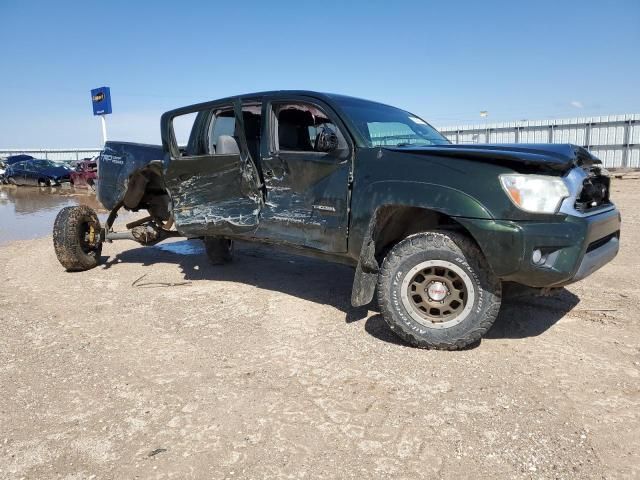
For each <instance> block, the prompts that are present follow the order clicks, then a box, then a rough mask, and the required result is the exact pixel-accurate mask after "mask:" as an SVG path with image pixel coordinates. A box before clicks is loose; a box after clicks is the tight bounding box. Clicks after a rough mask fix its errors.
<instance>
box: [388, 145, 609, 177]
mask: <svg viewBox="0 0 640 480" xmlns="http://www.w3.org/2000/svg"><path fill="white" fill-rule="evenodd" d="M383 148H388V149H389V150H393V151H395V152H406V153H414V154H420V155H429V156H438V157H455V158H463V159H465V160H475V161H479V162H489V163H498V164H504V165H512V166H514V167H515V168H517V167H518V166H522V167H528V168H535V169H548V170H558V171H567V170H569V169H571V168H572V167H573V166H576V165H580V166H585V167H588V166H591V165H594V164H599V163H602V162H601V161H600V160H599V159H598V158H597V157H595V156H593V155H592V154H591V153H589V151H588V150H587V149H585V148H582V147H579V146H577V145H572V144H569V143H565V144H554V143H549V144H547V143H528V144H527V143H514V144H493V143H486V144H470V145H464V144H458V145H430V146H420V147H418V146H416V147H411V146H407V147H383Z"/></svg>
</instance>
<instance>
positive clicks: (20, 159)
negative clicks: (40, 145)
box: [5, 154, 34, 165]
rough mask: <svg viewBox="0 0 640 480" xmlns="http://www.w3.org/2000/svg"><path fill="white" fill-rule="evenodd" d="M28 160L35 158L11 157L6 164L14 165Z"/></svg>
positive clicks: (29, 156)
mask: <svg viewBox="0 0 640 480" xmlns="http://www.w3.org/2000/svg"><path fill="white" fill-rule="evenodd" d="M27 160H34V158H33V157H32V156H31V155H23V154H20V155H10V156H8V157H7V159H6V160H5V163H6V164H7V165H13V164H14V163H18V162H25V161H27Z"/></svg>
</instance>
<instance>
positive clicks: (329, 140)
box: [315, 126, 339, 153]
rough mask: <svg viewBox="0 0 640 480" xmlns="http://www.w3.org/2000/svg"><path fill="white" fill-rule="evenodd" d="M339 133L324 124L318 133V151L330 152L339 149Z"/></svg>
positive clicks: (316, 147)
mask: <svg viewBox="0 0 640 480" xmlns="http://www.w3.org/2000/svg"><path fill="white" fill-rule="evenodd" d="M338 143H339V142H338V135H336V133H335V132H334V131H333V130H331V129H330V128H329V127H326V126H323V127H321V128H320V129H319V131H318V134H317V135H316V145H315V151H316V152H325V153H330V152H333V151H334V150H337V149H338Z"/></svg>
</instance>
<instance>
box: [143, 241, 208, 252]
mask: <svg viewBox="0 0 640 480" xmlns="http://www.w3.org/2000/svg"><path fill="white" fill-rule="evenodd" d="M154 248H157V249H158V250H162V251H164V252H171V253H176V254H178V255H200V254H202V253H204V245H203V244H202V242H200V241H195V242H194V241H192V240H180V241H177V242H169V243H160V244H158V245H155V246H154Z"/></svg>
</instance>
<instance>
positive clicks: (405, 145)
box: [395, 142, 429, 147]
mask: <svg viewBox="0 0 640 480" xmlns="http://www.w3.org/2000/svg"><path fill="white" fill-rule="evenodd" d="M395 146H396V147H427V146H429V144H428V143H410V142H405V143H396V145H395Z"/></svg>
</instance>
